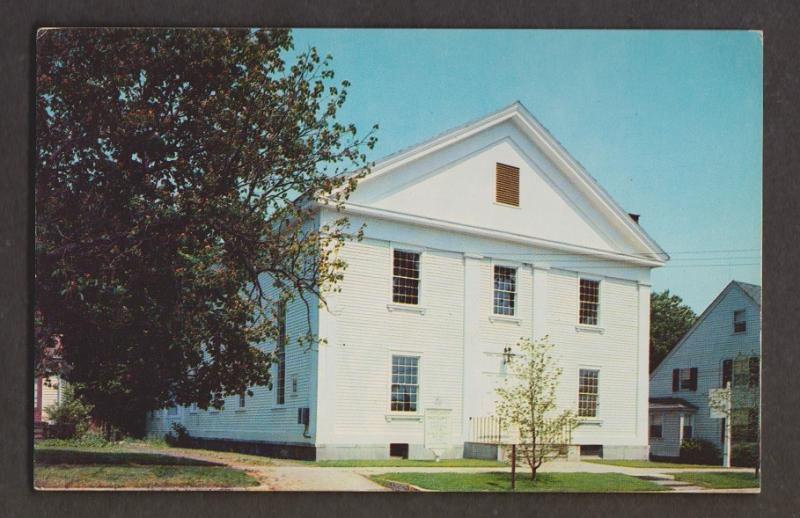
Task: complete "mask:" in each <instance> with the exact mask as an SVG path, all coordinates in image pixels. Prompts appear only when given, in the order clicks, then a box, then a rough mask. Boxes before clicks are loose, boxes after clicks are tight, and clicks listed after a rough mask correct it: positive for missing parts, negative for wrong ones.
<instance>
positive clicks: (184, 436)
mask: <svg viewBox="0 0 800 518" xmlns="http://www.w3.org/2000/svg"><path fill="white" fill-rule="evenodd" d="M190 439H191V436H190V435H189V430H187V429H186V427H185V426H183V425H182V424H181V423H172V430H170V431H169V432H167V434H166V435H164V440H165V441H166V442H167V444H169V445H170V446H188V445H189V443H190V442H191V441H190Z"/></svg>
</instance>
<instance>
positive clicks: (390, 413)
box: [386, 350, 422, 420]
mask: <svg viewBox="0 0 800 518" xmlns="http://www.w3.org/2000/svg"><path fill="white" fill-rule="evenodd" d="M395 356H407V357H411V358H416V359H417V408H416V410H392V385H393V384H394V383H392V364H393V363H394V361H393V360H394V357H395ZM388 366H389V368H388V370H387V376H386V378H387V381H388V383H387V384H386V402H387V405H386V408H387V414H386V415H387V420H389V419H390V418H395V419H396V418H400V419H402V418H403V417H408V418H412V419H416V418H418V417H420V416H421V415H422V353H421V352H417V351H403V350H390V351H389V358H388Z"/></svg>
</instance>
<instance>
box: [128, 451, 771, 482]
mask: <svg viewBox="0 0 800 518" xmlns="http://www.w3.org/2000/svg"><path fill="white" fill-rule="evenodd" d="M137 450H139V451H148V452H152V453H159V454H162V455H171V456H175V457H186V458H192V459H198V460H206V461H213V462H219V463H222V464H225V465H227V466H230V467H231V468H234V469H240V470H242V471H246V472H247V473H249V474H251V475H252V476H254V477H256V478H257V479H258V481H259V482H260V484H259V485H258V486H257V487H253V488H248V489H249V490H253V491H388V489H387V488H385V487H383V486H381V485H380V484H377V483H375V482H373V481H372V480H370V479H369V477H370V476H372V475H380V474H382V473H488V472H497V471H506V472H508V471H511V468H510V467H482V468H475V467H447V468H438V467H437V468H429V467H347V468H344V467H342V468H338V467H321V466H314V465H312V464H304V463H299V462H293V461H285V460H281V459H264V463H262V462H248V459H247V458H246V457H245V456H241V455H237V454H233V453H226V452H211V451H205V450H188V449H180V450H177V451H170V450H166V449H164V450H162V449H152V448H137ZM259 460H260V459H259ZM525 468H526V467H525V465H521V466H518V469H519V470H520V471H522V472H524V471H525ZM539 469H540V471H541V472H549V473H570V472H572V473H578V472H581V473H622V474H625V475H630V476H633V477H637V478H641V479H643V480H649V481H651V482H654V483H656V484H658V485H661V486H665V487H668V488H670V489H672V490H674V491H680V492H737V493H757V492H758V491H759V490H758V488H753V489H747V490H742V489H737V490H708V489H704V488H701V487H697V486H693V485H691V484H688V483H686V482H680V481H677V480H675V479H674V477H673V475H672V474H673V473H680V472H686V471H721V470H723V469H724V468H690V469H687V468H631V467H627V466H614V465H611V464H597V463H593V462H580V461H578V462H575V461H566V460H556V461H552V462H548V463H546V464H544V465H542V467H541V468H539ZM726 471H751V470H749V469H747V468H729V469H727V470H726Z"/></svg>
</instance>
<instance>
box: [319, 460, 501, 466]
mask: <svg viewBox="0 0 800 518" xmlns="http://www.w3.org/2000/svg"><path fill="white" fill-rule="evenodd" d="M313 465H315V466H321V467H323V468H373V467H374V468H497V467H504V466H508V464H506V463H504V462H498V461H496V460H481V459H442V460H440V461H439V462H436V461H433V460H409V459H380V460H319V461H316V462H314V463H313Z"/></svg>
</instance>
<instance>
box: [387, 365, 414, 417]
mask: <svg viewBox="0 0 800 518" xmlns="http://www.w3.org/2000/svg"><path fill="white" fill-rule="evenodd" d="M418 393H419V357H417V356H392V396H391V398H392V400H391V409H392V412H416V411H417V395H418Z"/></svg>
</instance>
